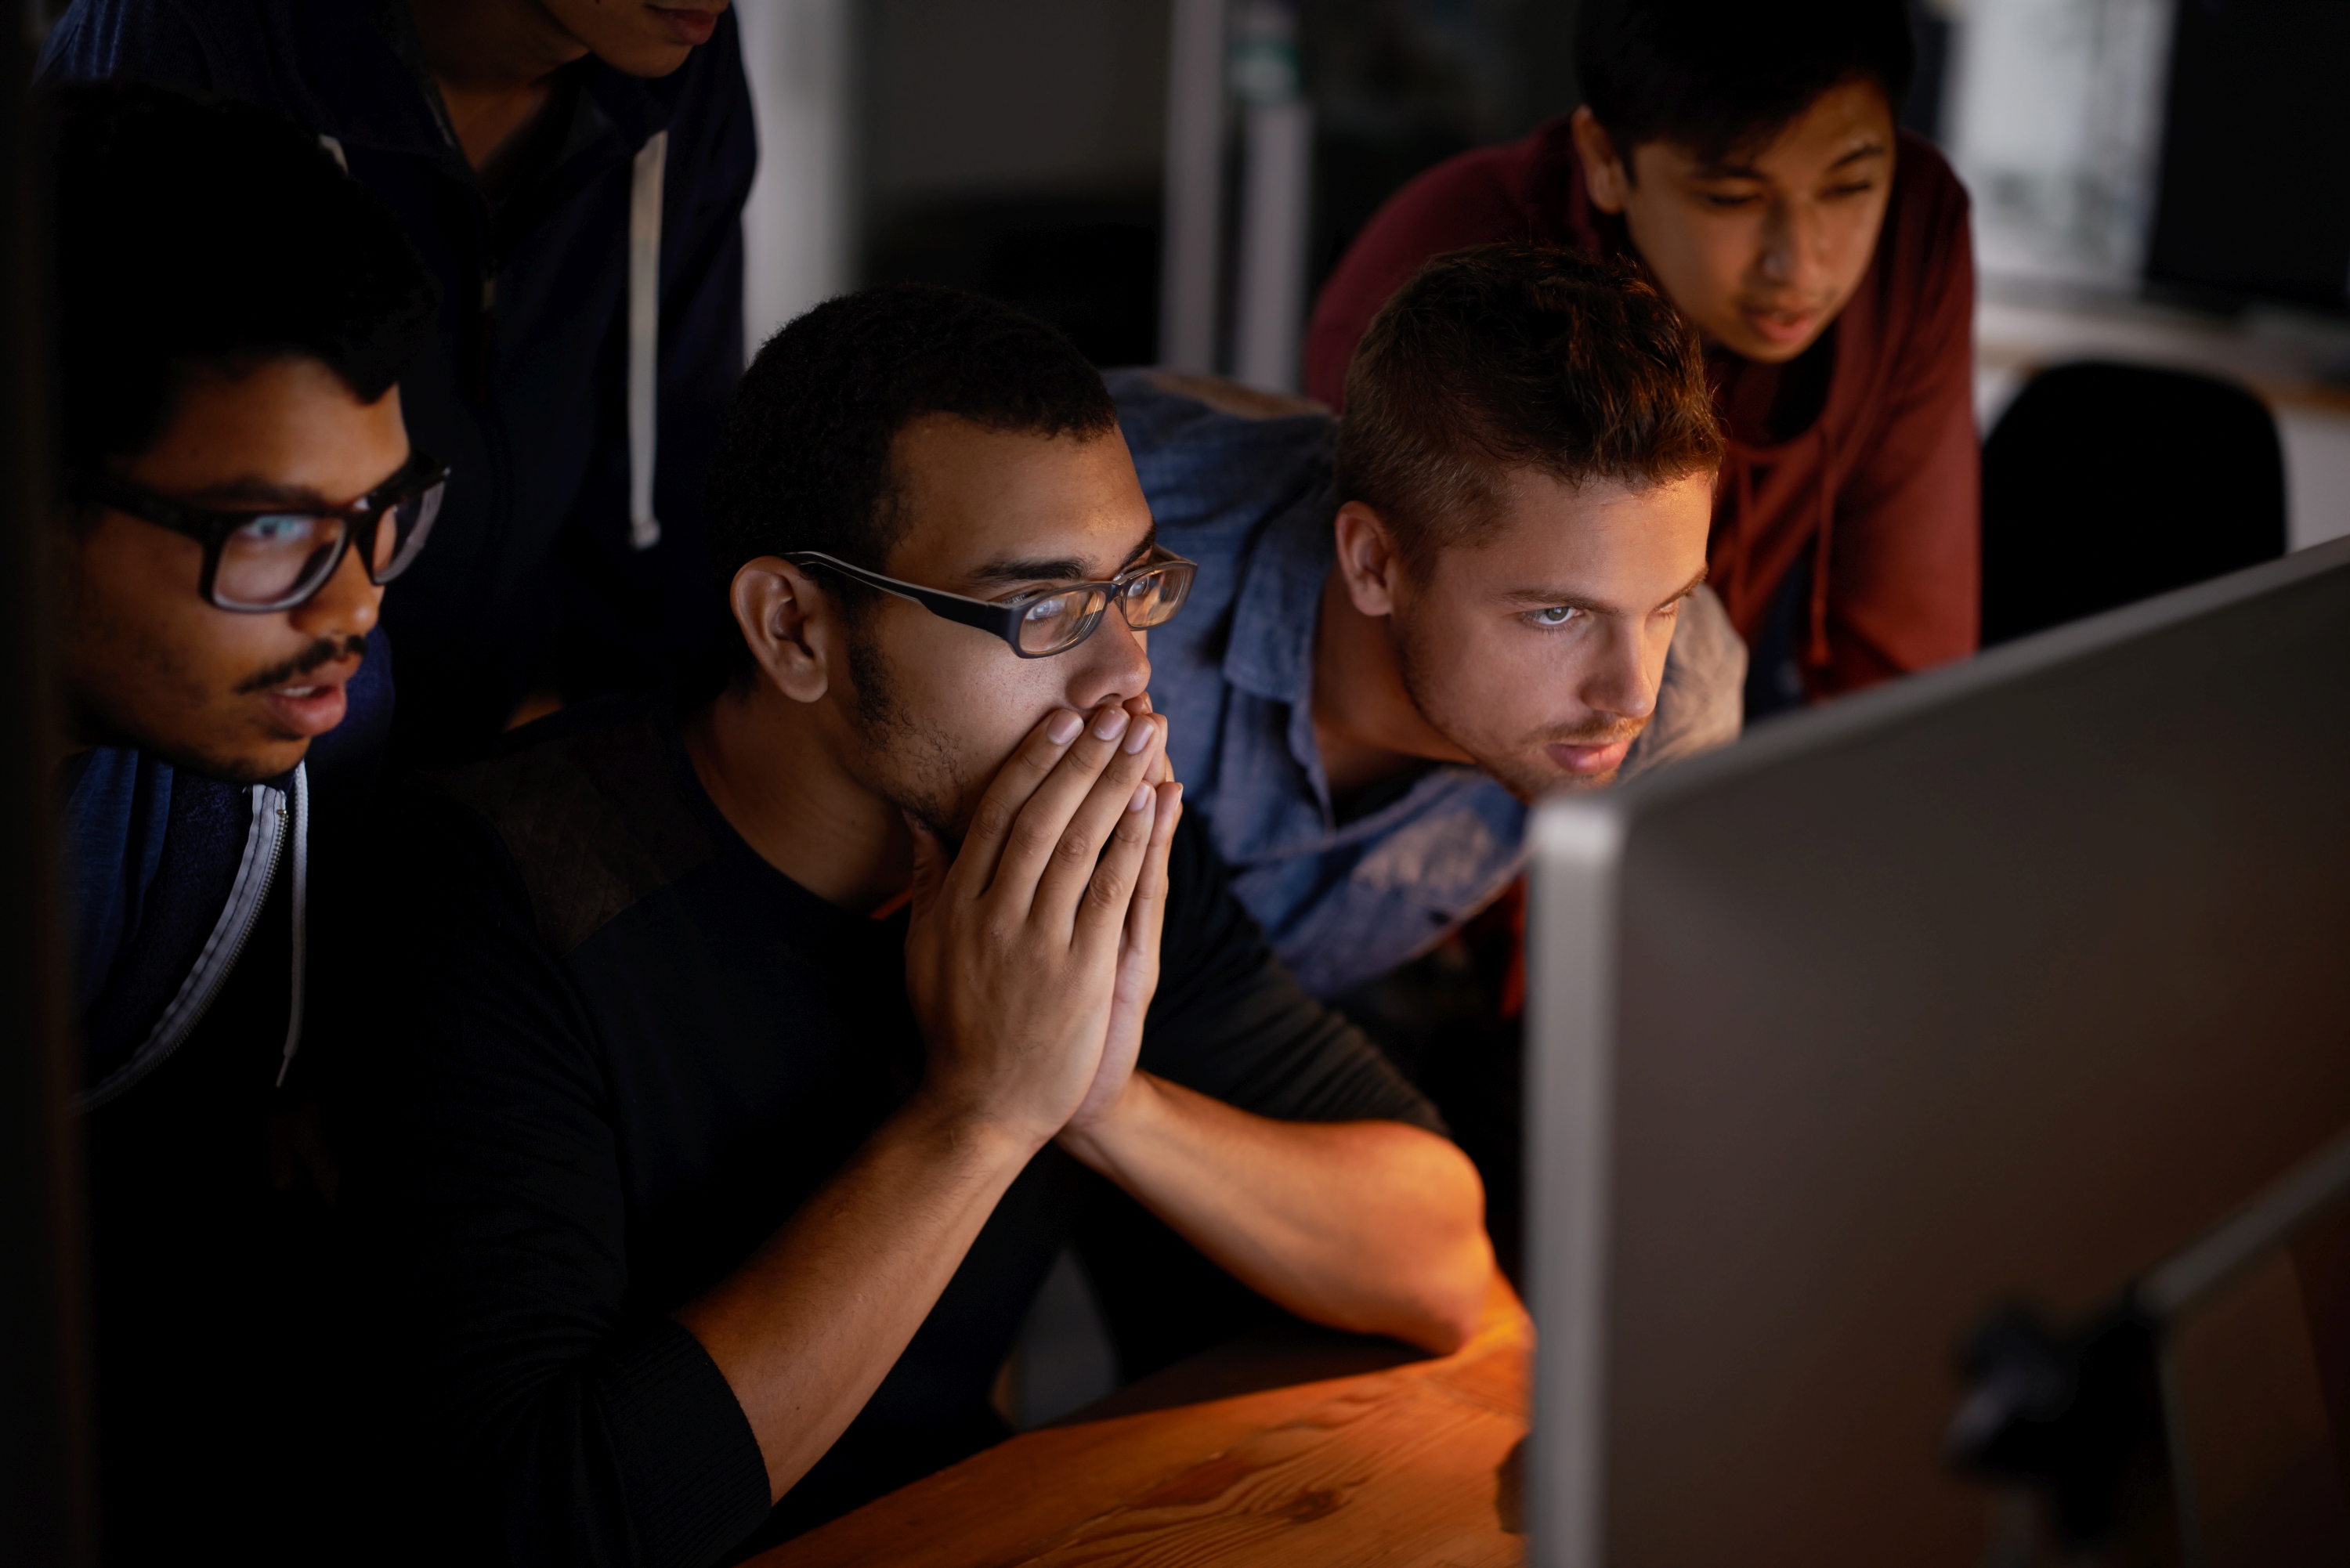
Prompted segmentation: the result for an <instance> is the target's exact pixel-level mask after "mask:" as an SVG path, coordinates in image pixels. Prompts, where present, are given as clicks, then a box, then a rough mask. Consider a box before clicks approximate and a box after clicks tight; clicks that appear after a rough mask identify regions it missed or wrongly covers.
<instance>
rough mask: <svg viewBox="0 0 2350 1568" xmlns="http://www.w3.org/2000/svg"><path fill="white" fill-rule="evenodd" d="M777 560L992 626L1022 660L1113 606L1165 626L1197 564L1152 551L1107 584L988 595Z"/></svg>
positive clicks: (812, 557) (811, 559) (839, 563)
mask: <svg viewBox="0 0 2350 1568" xmlns="http://www.w3.org/2000/svg"><path fill="white" fill-rule="evenodd" d="M784 559H785V560H786V561H789V562H790V563H791V564H792V565H794V566H824V567H827V568H828V569H830V570H832V571H836V572H838V573H839V574H840V575H841V576H844V577H847V578H850V579H851V580H853V581H856V582H860V583H863V584H864V585H865V586H866V587H868V588H879V589H880V590H881V591H882V592H883V593H885V594H895V595H897V596H898V597H899V598H901V599H911V600H913V601H914V602H915V603H916V604H918V605H920V606H921V607H923V608H924V609H926V610H928V611H930V612H931V614H932V615H935V616H943V617H945V618H947V619H948V620H951V621H960V622H961V623H962V625H964V626H972V627H977V628H979V629H980V630H982V631H986V632H993V633H994V634H995V635H996V636H997V637H1000V638H1002V639H1003V640H1004V641H1006V642H1008V643H1010V644H1011V645H1012V651H1013V652H1014V653H1016V654H1018V655H1019V656H1020V657H1021V658H1023V659H1050V658H1051V657H1052V656H1053V655H1054V654H1056V653H1066V652H1068V651H1069V649H1073V648H1075V647H1076V646H1077V644H1079V643H1081V642H1083V641H1085V639H1087V638H1089V637H1091V636H1092V635H1093V634H1094V630H1095V628H1097V627H1099V626H1100V625H1101V622H1102V617H1103V616H1105V615H1107V614H1108V613H1109V607H1110V606H1112V605H1116V606H1118V613H1119V614H1120V615H1122V616H1124V617H1125V618H1126V624H1127V625H1128V626H1130V627H1132V628H1134V629H1135V630H1137V631H1147V630H1149V628H1152V627H1154V626H1161V625H1164V624H1165V623H1166V621H1167V620H1168V619H1169V618H1170V617H1171V616H1173V615H1174V613H1175V612H1176V611H1177V610H1179V609H1181V608H1182V607H1183V598H1184V596H1185V595H1187V594H1189V593H1190V592H1191V579H1192V578H1193V577H1194V576H1198V575H1199V571H1200V568H1199V567H1198V566H1195V565H1193V564H1192V563H1191V562H1190V561H1187V560H1185V559H1183V557H1182V556H1175V555H1170V554H1169V553H1168V552H1166V551H1164V550H1154V551H1152V552H1151V554H1150V556H1149V558H1148V559H1146V560H1145V561H1143V562H1142V564H1141V565H1139V566H1135V567H1133V568H1131V569H1130V570H1128V571H1124V572H1120V573H1119V574H1118V576H1115V577H1113V578H1111V579H1110V580H1109V581H1108V582H1106V583H1058V584H1055V586H1053V587H1049V588H1031V589H1028V590H1026V591H1024V592H1022V593H1018V594H1014V595H1013V596H1012V597H1010V598H1007V599H1003V600H1000V601H992V600H988V599H973V598H965V597H963V596H962V595H961V594H950V593H945V592H942V591H941V590H940V589H937V588H926V587H920V585H918V584H915V583H901V582H899V580H898V579H897V578H895V577H885V576H882V575H881V574H880V573H879V572H868V571H867V570H866V569H865V568H864V567H862V566H853V565H851V564H850V563H848V562H847V561H844V560H842V559H841V558H840V557H839V556H827V555H826V554H825V553H824V552H823V551H821V550H795V551H794V552H792V553H791V554H790V555H788V556H785V557H784Z"/></svg>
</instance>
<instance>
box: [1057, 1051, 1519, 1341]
mask: <svg viewBox="0 0 2350 1568" xmlns="http://www.w3.org/2000/svg"><path fill="white" fill-rule="evenodd" d="M1061 1143H1062V1146H1063V1147H1066V1149H1068V1151H1069V1152H1070V1153H1071V1154H1073V1155H1075V1156H1076V1158H1078V1159H1080V1160H1083V1161H1084V1162H1085V1163H1086V1164H1087V1165H1089V1166H1091V1167H1093V1168H1095V1169H1096V1170H1097V1171H1099V1172H1101V1173H1102V1174H1103V1175H1104V1176H1107V1177H1108V1178H1109V1179H1111V1180H1112V1181H1115V1182H1117V1183H1118V1186H1120V1187H1122V1188H1124V1189H1126V1190H1127V1191H1128V1192H1129V1193H1131V1194H1132V1195H1133V1196H1134V1197H1135V1198H1136V1199H1139V1201H1140V1202H1141V1203H1142V1204H1143V1205H1144V1206H1145V1207H1146V1208H1148V1209H1149V1210H1151V1211H1152V1212H1153V1213H1155V1214H1157V1215H1158V1216H1159V1218H1160V1219H1162V1220H1166V1221H1167V1223H1168V1224H1170V1225H1171V1226H1172V1227H1174V1229H1175V1230H1176V1231H1179V1232H1180V1233H1181V1234H1182V1235H1183V1237H1184V1238H1185V1239H1186V1240H1188V1241H1191V1244H1192V1245H1193V1246H1195V1247H1197V1248H1199V1249H1200V1251H1202V1252H1204V1253H1206V1254H1207V1255H1208V1256H1209V1257H1210V1258H1211V1259H1212V1260H1214V1261H1215V1262H1217V1263H1218V1264H1220V1265H1221V1266H1222V1267H1223V1268H1224V1269H1225V1270H1227V1271H1228V1272H1231V1273H1232V1275H1234V1276H1235V1277H1236V1278H1238V1279H1239V1280H1241V1281H1242V1282H1243V1283H1245V1284H1247V1285H1249V1286H1250V1287H1251V1288H1253V1289H1254V1290H1256V1291H1257V1292H1258V1293H1261V1294H1263V1295H1265V1296H1268V1297H1270V1298H1271V1299H1272V1300H1274V1301H1275V1302H1278V1303H1281V1304H1282V1305H1283V1306H1284V1307H1287V1308H1288V1309H1289V1310H1290V1311H1292V1312H1294V1313H1295V1314H1298V1315H1299V1316H1301V1317H1305V1318H1311V1319H1313V1320H1314V1321H1315V1322H1317V1323H1326V1324H1331V1325H1332V1326H1334V1327H1338V1328H1347V1329H1353V1330H1356V1331H1357V1332H1360V1333H1367V1334H1392V1335H1394V1336H1395V1337H1396V1338H1398V1339H1402V1340H1408V1341H1409V1342H1411V1343H1412V1344H1415V1345H1422V1346H1425V1347H1426V1348H1428V1349H1430V1350H1438V1351H1446V1350H1451V1349H1452V1348H1454V1347H1455V1346H1457V1345H1460V1344H1461V1342H1462V1341H1463V1340H1465V1339H1466V1338H1467V1337H1468V1336H1469V1334H1470V1333H1471V1330H1472V1329H1473V1328H1474V1327H1475V1325H1476V1322H1477V1314H1478V1312H1479V1310H1480V1309H1481V1308H1482V1305H1483V1303H1484V1299H1485V1291H1486V1286H1487V1283H1488V1282H1489V1280H1490V1279H1491V1276H1492V1266H1493V1252H1492V1245H1491V1243H1490V1242H1488V1241H1487V1240H1486V1238H1485V1228H1484V1189H1483V1186H1482V1183H1480V1182H1479V1180H1478V1179H1477V1172H1476V1168H1474V1167H1473V1166H1471V1164H1470V1163H1469V1158H1468V1157H1467V1156H1466V1155H1463V1154H1462V1153H1461V1151H1460V1150H1459V1149H1458V1148H1456V1147H1453V1146H1452V1145H1451V1144H1450V1143H1448V1142H1446V1141H1445V1140H1444V1139H1443V1138H1440V1137H1437V1136H1435V1135H1434V1134H1433V1133H1428V1132H1423V1131H1421V1130H1420V1129H1419V1128H1418V1127H1407V1126H1405V1125H1404V1124H1402V1123H1400V1122H1377V1121H1371V1122H1283V1121H1274V1120H1272V1119H1270V1118H1268V1117H1265V1116H1254V1115H1252V1114H1251V1113H1249V1112H1247V1111H1243V1110H1238V1109H1235V1108H1234V1107H1232V1106H1228V1105H1225V1104H1224V1103H1223V1102H1222V1101H1221V1100H1216V1099H1211V1098H1210V1097H1209V1096H1205V1095H1200V1094H1195V1093H1193V1092H1192V1091H1191V1090H1189V1089H1185V1088H1181V1087H1180V1086H1178V1085H1173V1084H1170V1083H1167V1082H1166V1081H1165V1080H1163V1079H1159V1078H1156V1077H1153V1076H1151V1075H1149V1074H1145V1073H1137V1074H1135V1075H1134V1076H1133V1077H1132V1079H1130V1080H1129V1081H1128V1088H1127V1090H1126V1092H1125V1093H1124V1094H1123V1095H1121V1096H1119V1099H1118V1104H1117V1106H1116V1107H1115V1108H1114V1109H1113V1110H1112V1111H1111V1112H1110V1113H1108V1114H1107V1115H1105V1116H1102V1117H1101V1118H1100V1119H1099V1120H1098V1121H1097V1122H1096V1123H1095V1124H1094V1125H1093V1126H1092V1127H1088V1128H1087V1129H1085V1130H1084V1131H1083V1132H1076V1131H1068V1132H1064V1133H1063V1134H1062V1135H1061Z"/></svg>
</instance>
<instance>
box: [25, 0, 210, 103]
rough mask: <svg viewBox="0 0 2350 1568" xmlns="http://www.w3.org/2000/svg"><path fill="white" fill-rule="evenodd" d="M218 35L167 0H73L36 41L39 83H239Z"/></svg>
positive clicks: (202, 88)
mask: <svg viewBox="0 0 2350 1568" xmlns="http://www.w3.org/2000/svg"><path fill="white" fill-rule="evenodd" d="M112 78H128V79H130V80H134V81H144V82H154V83H157V84H159V85H161V86H165V87H176V88H184V89H186V90H188V91H192V92H228V91H234V90H235V89H236V88H240V87H243V86H244V85H245V84H244V83H242V82H237V81H234V79H233V78H234V72H233V71H232V69H231V67H230V64H229V62H228V61H227V60H226V58H225V57H224V56H223V55H222V53H221V51H220V48H219V47H218V46H217V44H216V42H215V40H213V39H212V38H210V37H208V36H206V35H205V34H204V32H203V29H201V28H200V27H198V26H197V25H196V23H195V21H194V19H193V18H192V17H191V16H189V15H188V14H187V13H186V12H185V11H184V10H182V8H181V7H180V6H179V5H174V4H172V0H74V3H73V5H71V6H70V7H69V8H68V10H67V12H66V14H65V15H64V16H60V17H59V18H57V26H54V27H52V28H50V29H49V36H48V37H47V39H46V40H45V41H44V42H43V43H42V45H41V55H40V59H39V61H38V62H37V63H36V65H35V67H34V68H33V79H34V81H35V83H36V85H38V86H41V87H56V86H58V85H61V84H63V83H66V82H93V81H107V80H110V79H112Z"/></svg>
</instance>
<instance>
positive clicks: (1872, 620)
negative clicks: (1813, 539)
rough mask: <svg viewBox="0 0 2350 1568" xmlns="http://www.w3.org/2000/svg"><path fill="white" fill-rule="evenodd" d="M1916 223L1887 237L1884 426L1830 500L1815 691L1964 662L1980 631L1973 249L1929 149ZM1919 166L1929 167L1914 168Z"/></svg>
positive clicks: (1953, 187) (1957, 201) (1919, 156)
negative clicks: (1889, 367) (1893, 326)
mask: <svg viewBox="0 0 2350 1568" xmlns="http://www.w3.org/2000/svg"><path fill="white" fill-rule="evenodd" d="M1902 152H1903V154H1904V156H1906V157H1910V158H1912V159H1915V160H1917V161H1918V162H1919V163H1920V164H1921V167H1920V168H1919V169H1918V171H1917V172H1918V179H1919V182H1920V184H1921V185H1922V186H1923V187H1924V189H1923V190H1922V191H1921V192H1919V194H1920V196H1921V198H1923V200H1922V201H1921V205H1922V206H1923V207H1924V208H1925V214H1924V216H1925V221H1924V222H1922V223H1918V224H1916V225H1915V227H1914V228H1913V229H1911V230H1910V231H1909V232H1908V233H1905V234H1899V235H1897V236H1895V238H1896V244H1897V250H1896V254H1895V255H1894V257H1893V261H1894V264H1895V265H1894V266H1893V269H1892V272H1891V275H1890V277H1889V278H1888V280H1887V281H1888V294H1889V295H1890V296H1892V298H1891V299H1890V301H1889V306H1890V308H1888V311H1887V316H1888V318H1889V319H1892V318H1895V317H1894V313H1895V312H1896V311H1898V312H1899V313H1900V314H1899V317H1898V319H1899V320H1900V321H1901V323H1902V325H1903V328H1904V329H1902V330H1900V331H1899V332H1898V334H1888V336H1889V337H1893V338H1894V341H1892V342H1890V343H1888V344H1887V350H1886V351H1887V353H1888V354H1890V355H1892V356H1893V357H1894V369H1893V371H1892V374H1891V375H1890V377H1889V378H1888V379H1887V382H1886V383H1885V384H1886V386H1887V397H1886V404H1885V411H1884V414H1883V417H1882V418H1881V419H1880V420H1879V421H1877V423H1876V424H1875V426H1874V429H1873V431H1872V436H1871V439H1870V440H1869V441H1868V442H1867V444H1866V449H1865V450H1864V451H1862V452H1857V453H1855V454H1852V455H1851V456H1850V457H1849V458H1841V454H1840V460H1841V461H1846V462H1850V463H1851V467H1850V468H1848V469H1846V472H1845V475H1844V479H1843V483H1841V485H1840V486H1839V487H1838V491H1837V495H1836V514H1835V538H1834V540H1833V541H1832V542H1831V545H1830V556H1829V566H1828V583H1829V591H1828V602H1827V633H1828V663H1827V665H1826V667H1825V669H1823V670H1818V671H1816V672H1814V676H1813V678H1812V679H1813V683H1814V688H1815V689H1816V690H1817V691H1819V692H1820V693H1821V694H1822V695H1828V694H1833V693H1836V692H1842V691H1854V690H1856V689H1857V688H1860V687H1863V686H1870V685H1874V684H1876V683H1877V682H1878V681H1880V680H1887V679H1889V678H1891V677H1893V676H1896V675H1906V674H1909V673H1911V672H1913V671H1916V670H1923V669H1926V668H1928V667H1929V666H1931V665H1936V664H1942V663H1947V662H1948V661H1950V660H1951V659H1963V658H1965V657H1966V656H1967V655H1969V654H1970V653H1972V652H1974V650H1975V646H1976V643H1977V640H1978V638H1979V635H1980V629H1981V597H1982V593H1981V575H1982V508H1981V490H1982V470H1981V448H1980V445H1979V443H1978V441H1977V439H1976V434H1975V414H1974V336H1973V335H1974V299H1975V271H1974V250H1973V244H1972V242H1971V240H1970V235H1969V232H1968V223H1967V196H1966V192H1965V191H1964V190H1963V189H1962V188H1961V187H1960V185H1959V182H1958V180H1957V178H1956V177H1955V176H1953V175H1952V174H1951V173H1950V171H1949V169H1948V168H1947V166H1944V165H1942V164H1941V161H1940V160H1939V157H1937V156H1936V155H1935V154H1934V153H1933V152H1932V151H1931V150H1930V149H1928V148H1925V147H1924V146H1923V145H1922V144H1913V143H1912V142H1911V141H1909V140H1907V139H1905V140H1904V141H1903V144H1902ZM1927 160H1931V162H1930V163H1928V162H1927Z"/></svg>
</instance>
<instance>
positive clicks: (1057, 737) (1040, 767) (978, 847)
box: [949, 708, 1107, 898]
mask: <svg viewBox="0 0 2350 1568" xmlns="http://www.w3.org/2000/svg"><path fill="white" fill-rule="evenodd" d="M1085 725H1086V720H1085V716H1084V715H1083V714H1080V713H1073V712H1071V711H1069V710H1067V709H1066V708H1062V709H1058V710H1055V711H1053V712H1050V713H1047V714H1045V717H1044V718H1042V719H1040V720H1038V721H1037V722H1036V727H1035V729H1033V730H1031V731H1029V732H1028V738H1027V739H1026V740H1024V741H1023V742H1020V744H1019V745H1018V746H1016V747H1014V749H1013V753H1012V755H1011V756H1010V757H1008V758H1007V759H1005V761H1004V763H1003V766H1002V767H1001V768H999V769H997V770H996V774H995V778H994V780H993V782H992V783H991V784H989V785H988V786H987V793H986V794H983V795H982V796H981V797H980V802H979V808H978V809H977V810H976V811H974V812H972V818H971V831H970V832H968V833H966V834H964V835H963V840H962V852H961V853H960V854H958V855H957V856H956V857H954V867H953V868H952V870H951V872H950V873H949V876H950V877H951V878H952V879H953V881H955V882H956V883H958V884H960V885H961V887H962V889H963V894H964V896H965V897H967V898H976V897H977V896H978V895H979V894H980V892H981V891H983V889H985V888H987V887H988V886H989V884H990V883H991V882H993V880H994V877H995V872H996V868H997V867H998V865H999V863H1000V861H1001V859H1002V857H1003V846H1004V844H1005V841H1006V840H1007V839H1008V838H1009V837H1010V836H1011V835H1012V831H1013V826H1014V824H1015V823H1017V822H1018V821H1019V820H1020V813H1021V808H1022V807H1024V806H1025V805H1027V804H1028V801H1029V798H1030V797H1031V796H1032V795H1034V794H1035V793H1036V789H1037V786H1038V785H1040V784H1043V783H1044V782H1045V780H1046V779H1048V778H1050V777H1051V776H1052V774H1053V770H1054V769H1055V768H1056V767H1058V766H1059V765H1060V763H1061V759H1062V757H1063V756H1064V755H1065V754H1066V753H1067V752H1068V749H1069V742H1072V741H1074V740H1076V737H1077V735H1078V733H1079V732H1081V731H1082V730H1084V728H1085ZM1102 760H1105V761H1106V760H1107V752H1105V753H1104V755H1103V758H1102Z"/></svg>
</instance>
